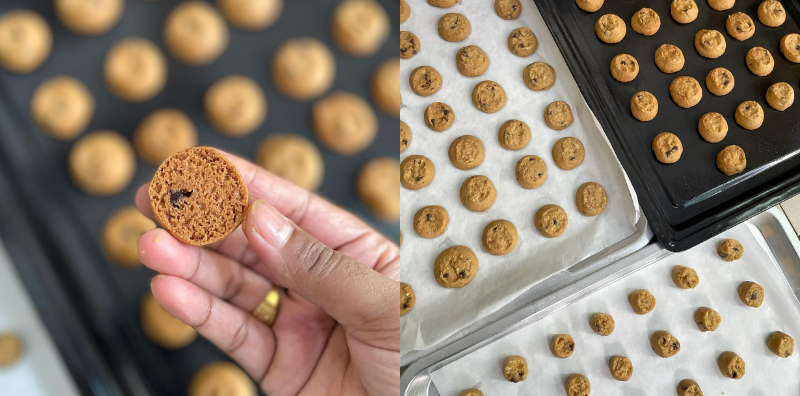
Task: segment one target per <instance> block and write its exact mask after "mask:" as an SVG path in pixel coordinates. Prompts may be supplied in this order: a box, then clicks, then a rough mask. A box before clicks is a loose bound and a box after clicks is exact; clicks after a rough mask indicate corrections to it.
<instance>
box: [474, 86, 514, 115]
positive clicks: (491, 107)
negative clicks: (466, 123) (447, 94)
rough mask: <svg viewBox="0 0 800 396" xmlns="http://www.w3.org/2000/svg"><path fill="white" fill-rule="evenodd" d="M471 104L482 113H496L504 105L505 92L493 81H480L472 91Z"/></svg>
mask: <svg viewBox="0 0 800 396" xmlns="http://www.w3.org/2000/svg"><path fill="white" fill-rule="evenodd" d="M472 104H474V105H475V107H476V108H477V109H478V110H480V111H482V112H484V113H489V114H491V113H496V112H498V111H500V109H502V108H503V106H505V105H506V91H505V90H503V87H501V86H500V84H498V83H496V82H494V81H481V82H479V83H478V84H476V85H475V88H473V89H472Z"/></svg>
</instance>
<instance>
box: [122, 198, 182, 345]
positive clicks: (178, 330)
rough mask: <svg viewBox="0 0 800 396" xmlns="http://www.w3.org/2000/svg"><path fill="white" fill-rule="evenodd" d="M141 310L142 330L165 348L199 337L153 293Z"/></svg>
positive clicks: (144, 299)
mask: <svg viewBox="0 0 800 396" xmlns="http://www.w3.org/2000/svg"><path fill="white" fill-rule="evenodd" d="M132 209H133V210H136V208H132ZM140 216H141V214H140ZM151 223H152V222H151ZM153 227H155V224H154V225H153ZM141 310H142V311H141V320H142V330H144V334H145V335H146V336H147V338H149V339H150V341H153V342H154V343H155V344H156V345H158V346H160V347H162V348H164V349H180V348H183V347H185V346H187V345H189V344H191V343H192V341H194V340H195V338H197V332H196V331H195V330H194V329H193V328H192V327H191V326H189V325H187V324H186V323H183V322H181V321H180V320H179V319H178V318H176V317H174V316H172V314H171V313H169V312H167V310H166V309H164V308H163V307H162V306H161V304H159V303H158V301H156V299H155V297H153V295H152V294H150V293H147V294H146V295H145V296H144V298H142V307H141Z"/></svg>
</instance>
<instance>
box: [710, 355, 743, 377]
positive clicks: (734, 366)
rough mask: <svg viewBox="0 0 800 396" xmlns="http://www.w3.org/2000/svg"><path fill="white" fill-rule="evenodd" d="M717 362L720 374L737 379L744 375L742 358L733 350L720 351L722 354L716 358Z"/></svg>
mask: <svg viewBox="0 0 800 396" xmlns="http://www.w3.org/2000/svg"><path fill="white" fill-rule="evenodd" d="M717 364H718V365H719V371H721V372H722V375H724V376H726V377H728V378H733V379H737V380H738V379H742V377H744V371H745V364H744V359H742V358H741V357H739V355H737V354H736V353H734V352H730V351H728V352H722V354H721V355H719V359H717Z"/></svg>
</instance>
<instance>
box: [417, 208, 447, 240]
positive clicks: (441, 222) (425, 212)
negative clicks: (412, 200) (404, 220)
mask: <svg viewBox="0 0 800 396" xmlns="http://www.w3.org/2000/svg"><path fill="white" fill-rule="evenodd" d="M449 223H450V217H449V215H448V214H447V209H445V208H443V207H441V206H438V205H433V206H426V207H424V208H421V209H420V210H418V211H417V213H416V214H414V232H416V233H417V235H419V236H421V237H423V238H429V239H430V238H436V237H438V236H439V235H442V234H444V232H445V231H447V224H449Z"/></svg>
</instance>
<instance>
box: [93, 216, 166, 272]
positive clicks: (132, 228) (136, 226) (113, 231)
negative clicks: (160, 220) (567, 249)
mask: <svg viewBox="0 0 800 396" xmlns="http://www.w3.org/2000/svg"><path fill="white" fill-rule="evenodd" d="M154 228H156V223H154V222H153V221H152V220H150V219H149V218H147V217H145V215H143V214H142V213H141V212H139V209H137V208H136V207H133V206H126V207H123V208H121V209H118V210H117V211H116V212H114V213H112V214H111V216H109V217H108V219H107V220H106V223H105V225H104V226H103V240H102V242H103V251H105V253H106V255H108V258H110V259H111V261H113V262H115V263H117V264H121V265H123V266H125V267H129V268H136V267H140V266H141V261H140V260H139V237H141V236H142V235H143V234H144V233H145V232H147V231H150V230H152V229H154Z"/></svg>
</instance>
